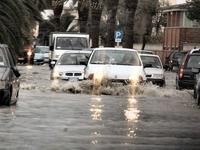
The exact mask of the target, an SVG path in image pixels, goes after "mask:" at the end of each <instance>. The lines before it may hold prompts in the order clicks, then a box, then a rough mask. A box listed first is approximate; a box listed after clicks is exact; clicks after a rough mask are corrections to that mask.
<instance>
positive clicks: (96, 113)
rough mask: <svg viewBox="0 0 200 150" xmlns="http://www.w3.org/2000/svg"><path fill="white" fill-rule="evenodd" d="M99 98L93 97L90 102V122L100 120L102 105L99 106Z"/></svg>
mask: <svg viewBox="0 0 200 150" xmlns="http://www.w3.org/2000/svg"><path fill="white" fill-rule="evenodd" d="M101 103H102V102H101V97H93V98H92V101H91V105H90V106H91V108H90V112H91V118H92V120H102V118H101V114H102V108H103V107H104V105H102V104H101Z"/></svg>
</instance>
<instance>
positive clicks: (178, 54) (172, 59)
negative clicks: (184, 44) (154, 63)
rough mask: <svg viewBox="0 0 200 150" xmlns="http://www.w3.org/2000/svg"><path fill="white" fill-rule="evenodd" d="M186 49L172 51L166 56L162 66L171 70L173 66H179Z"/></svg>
mask: <svg viewBox="0 0 200 150" xmlns="http://www.w3.org/2000/svg"><path fill="white" fill-rule="evenodd" d="M187 53H188V52H187V51H173V52H171V53H170V54H169V56H168V57H166V60H165V65H164V68H165V69H166V70H169V71H173V70H174V69H175V67H177V68H179V66H180V65H181V64H182V62H183V59H184V57H185V55H186V54H187Z"/></svg>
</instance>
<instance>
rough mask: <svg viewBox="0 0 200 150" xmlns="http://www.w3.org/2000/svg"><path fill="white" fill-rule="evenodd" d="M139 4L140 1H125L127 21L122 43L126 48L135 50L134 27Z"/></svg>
mask: <svg viewBox="0 0 200 150" xmlns="http://www.w3.org/2000/svg"><path fill="white" fill-rule="evenodd" d="M137 4H138V0H125V8H126V13H125V14H126V17H125V20H126V21H125V26H124V39H123V43H122V45H123V47H125V48H133V27H134V17H135V11H136V8H137Z"/></svg>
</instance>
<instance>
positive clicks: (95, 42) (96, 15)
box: [89, 0, 104, 47]
mask: <svg viewBox="0 0 200 150" xmlns="http://www.w3.org/2000/svg"><path fill="white" fill-rule="evenodd" d="M103 6H104V0H90V13H91V18H90V26H89V30H90V37H91V39H92V47H98V46H99V29H100V20H101V14H102V10H103Z"/></svg>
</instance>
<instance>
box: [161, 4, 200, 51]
mask: <svg viewBox="0 0 200 150" xmlns="http://www.w3.org/2000/svg"><path fill="white" fill-rule="evenodd" d="M163 12H164V14H165V15H166V18H167V26H166V27H165V28H164V40H163V49H164V50H187V49H190V48H192V47H195V46H200V38H199V35H200V24H199V23H198V22H196V21H191V20H190V19H188V17H187V4H186V3H185V4H179V5H172V6H169V7H166V8H164V11H163Z"/></svg>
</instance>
